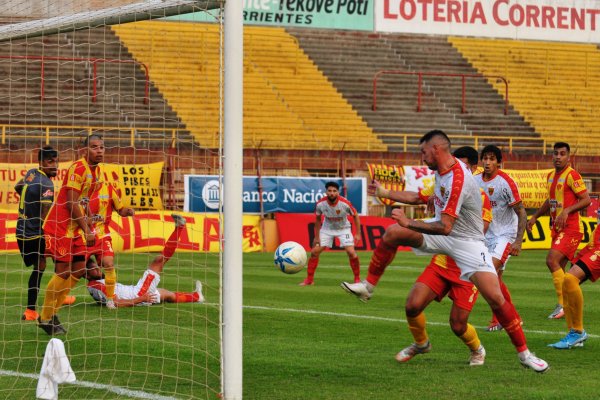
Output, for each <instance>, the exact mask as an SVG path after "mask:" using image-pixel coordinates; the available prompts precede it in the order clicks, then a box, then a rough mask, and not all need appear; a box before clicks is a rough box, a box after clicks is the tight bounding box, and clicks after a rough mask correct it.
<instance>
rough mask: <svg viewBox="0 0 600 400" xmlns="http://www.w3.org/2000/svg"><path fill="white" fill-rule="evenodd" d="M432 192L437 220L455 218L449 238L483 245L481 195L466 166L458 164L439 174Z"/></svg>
mask: <svg viewBox="0 0 600 400" xmlns="http://www.w3.org/2000/svg"><path fill="white" fill-rule="evenodd" d="M433 190H434V205H435V219H437V220H441V218H442V214H448V215H450V216H452V217H454V218H456V221H455V222H454V226H453V228H452V231H451V232H450V235H449V236H453V237H456V238H460V239H462V240H471V241H473V240H481V241H483V240H484V236H483V219H482V217H481V209H482V202H481V191H480V190H479V186H478V185H477V183H476V182H475V179H473V174H472V173H471V171H470V170H469V169H468V168H467V166H466V165H465V164H464V163H462V162H461V161H459V160H456V164H454V165H453V166H452V168H450V169H449V170H448V171H444V172H442V173H440V172H439V171H436V173H435V187H434V189H433ZM494 218H495V216H494Z"/></svg>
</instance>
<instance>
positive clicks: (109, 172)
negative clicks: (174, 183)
mask: <svg viewBox="0 0 600 400" xmlns="http://www.w3.org/2000/svg"><path fill="white" fill-rule="evenodd" d="M71 164H73V162H72V161H65V162H61V163H59V164H58V173H57V175H56V177H55V178H53V179H52V182H53V183H54V189H55V193H58V190H59V189H60V187H61V186H62V182H63V179H64V177H65V175H66V174H67V171H68V169H69V167H70V166H71ZM101 165H102V169H103V171H104V173H103V176H102V177H100V178H99V179H105V180H108V181H110V182H111V183H112V182H117V185H118V186H119V188H120V189H121V196H122V200H123V204H124V205H125V206H126V207H133V208H135V209H151V210H162V208H163V205H162V199H161V193H160V178H161V174H162V169H163V165H164V162H157V163H152V164H121V165H117V164H101ZM37 167H38V164H18V163H10V164H9V163H0V178H1V180H0V210H6V211H9V210H10V211H17V210H18V208H19V196H18V195H17V193H16V192H15V190H14V187H15V184H16V183H17V182H18V181H19V180H21V178H23V177H24V176H25V174H26V173H27V171H29V170H30V169H32V168H37Z"/></svg>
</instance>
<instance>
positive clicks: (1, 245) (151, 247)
mask: <svg viewBox="0 0 600 400" xmlns="http://www.w3.org/2000/svg"><path fill="white" fill-rule="evenodd" d="M171 213H172V211H140V212H137V213H136V215H135V216H134V217H129V218H121V217H120V216H119V215H117V213H113V218H112V221H111V223H110V225H109V228H110V231H111V237H112V242H113V249H114V250H115V251H116V252H130V253H143V252H150V251H152V252H158V251H161V250H162V249H163V247H164V245H165V242H166V240H167V239H168V238H169V236H170V235H171V232H173V228H174V224H173V218H171ZM178 214H180V215H183V216H184V217H185V219H186V221H187V223H186V225H185V231H184V232H183V233H182V235H181V236H180V237H179V242H178V247H177V248H178V250H177V251H195V252H211V253H214V252H218V251H219V241H220V237H221V230H220V226H219V216H218V214H195V213H178ZM16 226H17V213H16V212H11V213H2V212H0V252H11V253H12V252H14V253H16V252H18V247H17V241H16V237H15V230H16ZM242 235H243V237H242V244H243V249H244V252H254V251H262V249H263V246H264V244H263V237H262V234H261V231H260V217H259V216H253V215H244V217H243V228H242Z"/></svg>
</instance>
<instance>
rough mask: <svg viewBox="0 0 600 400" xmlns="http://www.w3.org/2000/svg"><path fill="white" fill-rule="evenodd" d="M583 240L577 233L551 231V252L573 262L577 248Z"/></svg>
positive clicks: (581, 234) (579, 233)
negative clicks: (556, 252) (554, 251)
mask: <svg viewBox="0 0 600 400" xmlns="http://www.w3.org/2000/svg"><path fill="white" fill-rule="evenodd" d="M582 238H583V233H581V232H579V231H560V232H556V231H552V247H550V248H551V249H552V250H557V251H559V252H560V253H562V254H563V255H564V256H565V257H567V258H568V259H569V261H573V257H574V256H575V252H576V251H577V247H578V246H579V243H580V242H581V239H582Z"/></svg>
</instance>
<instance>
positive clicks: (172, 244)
mask: <svg viewBox="0 0 600 400" xmlns="http://www.w3.org/2000/svg"><path fill="white" fill-rule="evenodd" d="M184 228H185V226H178V227H176V228H175V230H174V231H173V233H171V236H169V239H168V240H167V243H166V244H165V247H164V249H163V251H162V255H163V256H164V257H165V259H166V261H169V260H170V259H171V257H173V254H174V253H175V249H177V239H179V234H180V233H181V231H182V230H183V229H184ZM166 261H165V262H166Z"/></svg>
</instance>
